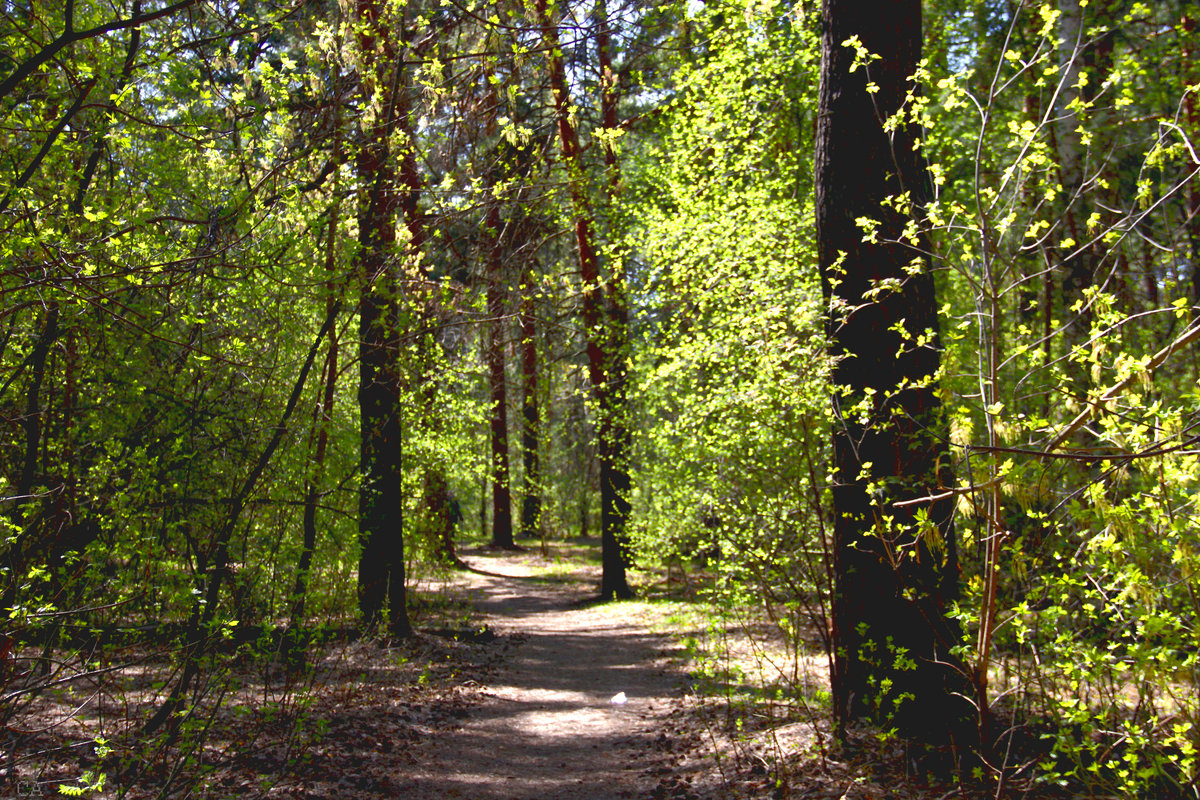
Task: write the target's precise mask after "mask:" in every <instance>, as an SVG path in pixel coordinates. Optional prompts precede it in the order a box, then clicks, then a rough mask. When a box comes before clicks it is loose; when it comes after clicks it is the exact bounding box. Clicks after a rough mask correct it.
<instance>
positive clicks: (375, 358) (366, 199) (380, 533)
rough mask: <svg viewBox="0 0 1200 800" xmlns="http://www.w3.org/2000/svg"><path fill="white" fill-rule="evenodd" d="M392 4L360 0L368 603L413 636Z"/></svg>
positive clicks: (362, 559) (363, 545) (366, 620)
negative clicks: (369, 113) (365, 111)
mask: <svg viewBox="0 0 1200 800" xmlns="http://www.w3.org/2000/svg"><path fill="white" fill-rule="evenodd" d="M385 7H386V6H385V4H384V3H382V2H380V1H379V0H360V2H359V4H358V20H359V23H360V25H362V29H361V30H362V32H361V33H360V35H359V44H360V47H361V50H362V53H363V58H364V59H365V60H366V61H367V65H366V66H364V68H363V73H364V74H363V75H361V77H360V80H361V81H362V84H363V85H362V91H363V94H364V96H365V100H366V102H365V103H364V105H366V106H370V105H372V101H373V100H378V104H377V106H376V107H377V108H378V112H377V113H378V116H377V117H376V118H375V119H374V120H373V121H372V123H371V124H370V126H369V127H368V128H367V129H366V130H365V131H364V134H363V135H364V141H363V143H362V145H361V147H360V149H359V152H358V158H357V170H358V177H359V180H360V181H361V183H362V185H363V186H364V187H365V191H364V192H363V193H362V195H361V196H360V199H359V214H358V240H359V241H358V245H359V253H358V274H359V279H360V280H361V282H362V283H361V285H362V289H361V294H360V297H359V329H358V333H359V389H358V405H359V415H360V418H359V426H360V427H359V440H360V464H359V468H360V471H361V474H362V483H361V485H360V489H359V521H358V536H359V545H360V554H359V565H358V604H359V612H360V614H361V616H362V623H363V625H364V627H365V628H368V629H370V628H374V627H377V626H378V625H379V624H380V623H381V622H382V620H383V611H384V606H385V603H386V605H387V608H388V628H389V631H390V632H391V634H392V635H394V636H401V637H403V636H409V635H411V634H412V626H411V624H410V622H409V619H408V609H407V603H406V597H405V585H404V580H405V576H404V529H403V502H402V498H403V486H402V454H403V447H402V445H403V442H402V430H401V420H400V414H401V408H400V396H399V394H400V374H399V355H400V336H399V331H398V330H397V322H398V320H397V305H396V295H397V286H396V275H395V273H394V267H395V260H396V252H395V251H396V229H395V219H396V214H397V211H398V210H399V209H400V207H401V199H402V197H401V193H400V192H399V191H397V185H396V175H395V170H394V168H393V166H392V157H393V154H392V152H391V142H392V141H393V138H394V136H395V135H396V133H397V131H398V130H400V129H401V119H402V115H401V114H400V113H399V112H400V109H398V107H397V102H398V99H399V95H400V92H402V91H403V83H402V81H401V80H400V72H399V71H400V70H401V69H402V62H401V61H400V55H401V54H400V53H399V52H397V48H396V47H395V46H394V44H393V40H392V33H393V32H392V30H391V29H390V26H391V24H392V21H391V20H387V19H384V18H383V15H384V13H385V12H384V9H385Z"/></svg>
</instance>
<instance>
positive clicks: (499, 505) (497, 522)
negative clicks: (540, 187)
mask: <svg viewBox="0 0 1200 800" xmlns="http://www.w3.org/2000/svg"><path fill="white" fill-rule="evenodd" d="M502 227H503V221H502V220H501V218H500V206H499V201H498V200H496V199H494V198H493V199H492V200H491V204H490V207H489V208H488V214H487V228H488V235H489V236H491V237H492V241H491V245H490V250H489V253H488V270H487V271H488V276H487V281H488V289H487V310H488V348H487V360H488V377H489V385H490V391H491V400H492V411H491V434H492V546H493V547H502V548H505V549H509V550H511V549H513V548H514V547H515V543H514V542H513V519H512V490H511V488H510V486H509V475H510V466H509V453H508V380H507V376H506V374H505V373H506V366H505V358H504V356H505V347H504V329H505V326H506V319H505V309H504V305H505V303H504V299H505V292H504V280H503V270H504V258H503V242H502V230H501V229H502Z"/></svg>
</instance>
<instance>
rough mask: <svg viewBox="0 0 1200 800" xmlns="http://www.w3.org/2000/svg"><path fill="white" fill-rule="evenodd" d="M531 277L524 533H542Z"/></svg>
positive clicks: (524, 350)
mask: <svg viewBox="0 0 1200 800" xmlns="http://www.w3.org/2000/svg"><path fill="white" fill-rule="evenodd" d="M531 283H532V280H531V276H529V275H528V274H526V278H525V285H524V286H523V287H522V289H523V292H524V296H523V297H522V299H521V380H522V387H521V389H522V397H521V423H522V424H521V457H522V464H523V467H524V473H525V474H524V479H523V480H524V483H523V486H522V498H521V535H522V536H528V537H539V536H541V532H542V488H541V487H542V470H541V459H540V453H539V450H538V447H539V444H540V440H541V415H540V413H539V407H538V347H537V317H536V316H535V314H534V303H533V288H532V286H531Z"/></svg>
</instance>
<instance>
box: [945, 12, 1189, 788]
mask: <svg viewBox="0 0 1200 800" xmlns="http://www.w3.org/2000/svg"><path fill="white" fill-rule="evenodd" d="M1061 5H1062V4H1058V3H1050V2H1034V3H1025V4H1021V6H1020V8H1019V9H1018V12H1017V14H1016V16H1015V17H1014V18H995V19H993V18H991V17H989V16H988V15H987V14H986V13H984V12H983V11H982V6H983V4H975V3H959V2H947V3H943V4H939V6H940V7H941V8H943V9H944V10H945V13H943V14H941V15H938V16H935V17H934V20H935V23H934V32H933V41H934V42H936V43H945V44H946V46H945V48H944V49H943V50H941V51H940V52H939V51H938V50H937V49H936V48H935V49H934V51H933V52H932V53H931V54H930V55H931V65H932V66H931V69H930V75H929V77H928V79H927V83H926V86H925V92H926V94H927V96H928V97H929V99H930V103H929V105H928V106H927V108H926V110H925V111H924V114H925V115H926V116H925V119H924V124H925V126H926V135H925V137H924V142H923V147H924V151H925V153H926V156H927V159H928V161H929V162H930V163H931V165H932V169H933V170H934V174H935V176H937V178H938V179H937V180H935V184H936V186H937V190H938V191H937V196H936V200H935V202H933V203H932V204H931V205H930V206H929V208H928V212H929V217H930V222H931V223H932V226H933V233H932V237H931V238H932V242H933V247H934V255H935V266H936V267H937V268H938V269H939V270H940V271H941V273H942V277H941V278H940V279H941V280H942V281H943V285H944V286H945V287H946V290H945V291H943V292H942V295H941V296H942V297H945V298H948V308H947V315H948V317H949V320H948V321H949V324H948V325H946V326H945V335H944V341H945V342H946V346H947V354H946V359H945V362H944V363H945V365H946V370H945V390H946V401H947V407H948V408H949V409H950V410H951V412H952V416H953V419H952V438H953V442H954V445H955V450H956V452H957V453H958V454H959V455H960V458H959V468H958V477H959V483H960V490H961V492H962V495H961V497H960V502H959V510H960V521H959V530H960V532H961V533H962V535H963V538H964V544H965V548H964V565H965V567H966V568H967V570H968V580H967V581H966V588H967V593H966V594H967V596H966V597H965V598H964V616H963V621H964V623H965V625H966V627H967V628H968V629H970V630H976V629H977V628H978V626H980V625H981V624H982V623H983V622H984V621H989V620H990V622H991V623H992V624H994V625H995V630H996V639H995V641H994V644H995V647H996V650H995V652H994V653H992V654H989V653H980V652H976V653H972V654H970V656H969V657H970V658H978V659H980V660H981V661H982V663H984V664H988V663H989V659H991V660H990V664H991V666H990V667H989V671H990V672H991V674H992V675H993V685H994V687H995V693H996V694H997V695H999V694H1000V693H1003V692H1008V691H1015V692H1016V693H1017V696H1018V697H1019V698H1020V700H1019V703H1018V705H1019V706H1020V707H1021V708H1022V709H1024V710H1025V711H1026V713H1029V714H1032V715H1035V716H1039V717H1040V718H1042V719H1050V720H1054V721H1055V722H1056V723H1058V724H1059V725H1060V727H1058V728H1056V730H1057V731H1059V733H1057V734H1055V736H1054V737H1053V743H1052V744H1053V747H1054V748H1055V749H1057V751H1058V754H1059V760H1058V761H1057V762H1056V766H1055V768H1054V775H1053V776H1052V777H1053V778H1055V779H1056V780H1063V781H1067V780H1071V781H1080V782H1083V783H1086V784H1089V785H1093V786H1096V787H1103V789H1104V790H1106V791H1110V792H1116V793H1119V794H1124V795H1126V796H1133V795H1145V794H1146V793H1148V792H1152V791H1154V789H1153V787H1160V788H1161V787H1166V786H1170V785H1174V786H1180V785H1187V784H1188V782H1189V781H1194V779H1195V776H1196V770H1197V762H1196V759H1195V755H1194V749H1195V742H1196V734H1195V731H1196V730H1197V723H1198V721H1200V706H1198V705H1197V702H1196V699H1195V698H1196V695H1195V685H1196V679H1197V673H1196V665H1195V657H1194V655H1193V653H1194V642H1195V641H1196V637H1197V630H1196V627H1195V620H1196V619H1198V618H1200V605H1198V604H1197V598H1196V596H1195V594H1194V591H1193V589H1192V586H1194V582H1193V581H1192V580H1191V579H1190V577H1189V576H1190V575H1191V574H1193V571H1194V570H1195V568H1196V562H1195V555H1194V553H1195V546H1194V541H1195V537H1194V535H1193V534H1192V533H1191V532H1192V531H1194V530H1196V527H1197V522H1198V520H1200V516H1198V513H1200V509H1198V508H1197V499H1196V498H1197V488H1198V487H1197V463H1196V460H1195V455H1194V453H1193V452H1192V451H1193V450H1194V448H1192V447H1191V446H1190V445H1188V444H1187V443H1188V442H1189V441H1190V439H1189V437H1191V436H1194V420H1195V415H1196V413H1197V412H1198V411H1200V408H1198V407H1197V399H1196V396H1195V391H1194V388H1193V387H1194V386H1195V383H1196V372H1195V363H1194V360H1193V359H1190V358H1188V357H1186V356H1182V351H1180V352H1179V353H1175V354H1172V355H1170V356H1167V357H1164V358H1163V359H1162V360H1161V364H1160V363H1159V362H1155V368H1151V367H1150V364H1151V360H1152V358H1154V357H1155V354H1156V353H1162V352H1164V348H1166V347H1167V346H1168V345H1170V344H1171V343H1172V342H1173V341H1176V340H1177V339H1178V337H1180V336H1181V334H1186V332H1187V329H1188V326H1189V325H1190V324H1191V321H1192V320H1193V319H1194V318H1195V313H1196V312H1195V309H1194V305H1195V303H1196V298H1195V297H1194V296H1191V297H1189V296H1188V294H1189V289H1190V287H1189V285H1188V282H1189V281H1190V279H1191V270H1192V269H1194V266H1192V267H1184V266H1183V264H1182V262H1183V261H1185V260H1188V261H1190V262H1191V263H1192V264H1193V265H1194V263H1195V260H1196V259H1197V257H1198V254H1197V253H1196V251H1195V246H1196V245H1195V241H1194V240H1192V239H1189V236H1188V231H1187V224H1186V221H1185V219H1184V216H1183V215H1182V213H1181V209H1182V208H1183V206H1184V205H1185V200H1184V198H1185V196H1186V194H1187V192H1188V191H1189V189H1188V185H1189V181H1191V180H1194V177H1193V172H1194V170H1195V164H1194V163H1193V159H1192V158H1191V156H1190V155H1188V154H1187V153H1185V151H1187V149H1188V148H1187V146H1186V144H1185V142H1186V141H1187V140H1188V136H1189V133H1188V132H1187V130H1186V129H1184V128H1183V126H1179V125H1175V124H1174V123H1170V124H1160V123H1159V122H1158V121H1157V120H1163V119H1171V120H1173V119H1178V118H1179V109H1181V108H1182V107H1183V106H1182V105H1181V103H1182V99H1183V97H1184V92H1185V91H1187V84H1188V82H1189V81H1191V80H1193V78H1190V77H1189V71H1191V72H1194V70H1192V69H1191V67H1189V66H1188V65H1186V64H1185V63H1183V62H1182V61H1180V49H1179V48H1180V47H1181V46H1182V42H1183V38H1182V37H1184V36H1185V32H1184V31H1183V30H1182V27H1181V26H1180V25H1179V23H1178V18H1177V17H1175V16H1173V13H1172V12H1171V11H1170V10H1169V9H1167V8H1166V6H1168V5H1171V4H1163V5H1161V6H1155V7H1151V6H1148V5H1146V4H1132V5H1130V6H1128V7H1125V5H1124V4H1115V3H1107V2H1092V3H1085V4H1081V5H1082V6H1083V11H1082V14H1083V19H1082V23H1081V26H1082V27H1081V28H1080V30H1081V31H1082V33H1081V34H1080V37H1081V38H1080V42H1081V44H1080V46H1079V48H1078V49H1074V48H1072V47H1071V46H1070V45H1069V43H1068V42H1067V37H1068V36H1069V35H1070V33H1069V31H1070V30H1071V29H1070V28H1069V27H1065V26H1067V25H1068V23H1069V22H1070V20H1069V19H1067V18H1066V17H1065V16H1064V8H1065V6H1063V7H1061V8H1060V6H1061ZM981 25H982V26H989V25H990V26H991V27H990V28H989V29H988V30H989V33H988V35H987V36H986V37H983V38H981V37H979V36H978V34H977V32H976V31H977V30H978V29H977V27H976V26H981ZM961 41H970V42H972V44H971V46H970V47H969V48H967V49H965V50H964V49H956V45H955V43H956V42H961ZM1164 65H1170V67H1169V69H1164ZM1191 135H1192V136H1194V134H1191ZM1168 349H1169V348H1168ZM1076 420H1078V425H1077V426H1076V427H1074V428H1072V427H1069V426H1072V425H1073V424H1075V423H1074V421H1076ZM993 490H994V493H993ZM989 542H1000V543H1001V546H1000V547H999V548H991V547H989V546H988V544H989ZM992 570H996V573H995V574H997V575H998V576H999V586H998V595H997V600H996V604H995V605H992V603H991V602H990V601H989V600H988V597H987V593H986V589H985V587H986V585H987V583H986V576H987V575H988V574H989V572H990V571H992ZM971 606H973V607H971ZM1176 726H1178V727H1176ZM1180 742H1187V743H1188V744H1186V745H1182V744H1180Z"/></svg>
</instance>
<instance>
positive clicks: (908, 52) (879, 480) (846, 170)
mask: <svg viewBox="0 0 1200 800" xmlns="http://www.w3.org/2000/svg"><path fill="white" fill-rule="evenodd" d="M854 36H857V37H859V39H860V40H861V42H862V43H863V45H864V46H865V47H866V49H867V50H868V51H870V52H871V53H872V54H875V55H877V56H878V57H879V59H878V60H876V61H873V62H872V63H871V64H870V65H869V67H868V68H867V69H865V70H864V68H863V67H861V66H860V67H859V68H858V69H857V70H855V71H854V72H851V65H852V63H853V61H854V56H855V53H854V50H853V49H852V48H850V47H847V46H845V45H844V44H843V43H844V42H846V41H847V40H848V39H850V38H851V37H854ZM920 55H921V3H920V0H896V2H889V3H877V2H871V1H870V0H826V1H825V6H824V17H823V30H822V62H821V93H820V117H819V126H818V131H817V156H816V187H817V231H818V242H819V258H820V265H821V273H822V278H823V286H824V291H825V293H826V296H827V298H828V299H829V303H830V308H831V309H832V311H831V315H830V318H829V322H828V335H829V341H830V345H829V346H830V355H831V356H832V357H833V358H834V359H835V367H834V376H833V377H834V383H835V386H836V390H835V394H834V409H835V423H834V431H833V452H834V486H833V506H834V518H835V526H834V570H835V582H834V594H833V644H834V672H833V675H832V688H833V704H834V716H835V720H836V722H837V725H838V727H839V729H840V730H842V731H843V732H844V731H845V728H846V725H847V724H848V723H849V722H851V721H852V720H856V719H864V718H865V719H870V720H874V721H877V722H880V723H884V724H887V725H894V726H896V727H897V728H898V729H899V730H900V731H901V732H902V733H903V734H905V735H907V736H909V737H912V738H915V739H918V740H921V741H924V742H927V743H931V744H936V745H958V746H960V747H961V746H962V745H963V744H964V742H963V739H964V738H965V737H969V736H970V731H971V730H973V725H972V718H971V716H970V711H971V706H970V704H969V703H968V702H967V701H964V700H963V699H962V698H961V697H958V696H956V695H955V692H961V693H967V692H969V689H970V682H969V680H968V679H967V676H966V675H965V673H964V671H963V670H962V669H961V667H960V666H959V665H958V664H957V662H956V659H954V658H953V657H952V656H951V655H950V652H949V651H950V648H951V647H952V646H954V645H955V644H957V643H958V642H959V639H960V634H959V631H958V630H956V628H955V626H954V625H953V624H951V623H949V622H948V621H947V620H946V618H945V613H946V610H947V605H948V603H949V602H950V601H951V600H952V599H954V597H955V595H956V588H957V583H956V581H957V572H958V567H957V563H956V562H957V557H956V551H955V541H954V530H953V525H952V513H953V501H952V500H950V499H948V498H947V499H943V500H940V501H937V502H923V503H919V504H917V505H910V506H901V507H897V506H896V505H895V503H897V502H898V501H904V500H912V499H918V498H926V497H929V496H930V495H934V494H937V493H938V492H939V491H940V490H941V489H943V488H944V487H945V486H947V485H948V484H949V483H950V482H951V475H950V474H949V467H948V465H949V461H950V459H949V454H948V452H947V446H946V444H945V443H946V441H947V438H948V437H947V436H946V430H945V428H946V426H945V423H944V421H943V419H942V415H941V413H940V409H939V404H938V399H937V394H936V386H935V385H934V382H935V380H936V374H937V370H938V366H939V363H940V356H941V353H940V346H939V344H938V320H937V302H936V298H935V295H934V282H933V277H932V275H931V274H930V270H929V264H928V263H927V259H926V257H925V255H924V254H925V253H926V252H928V250H927V247H926V246H925V244H924V243H923V242H921V241H916V242H913V241H910V240H903V239H902V237H903V231H904V229H905V226H906V224H908V223H909V222H910V220H911V218H912V216H913V215H914V214H919V213H920V203H921V199H922V197H923V195H924V193H925V191H926V175H925V170H924V166H923V164H922V162H921V161H920V156H919V154H918V153H916V152H914V149H913V142H914V138H915V136H916V133H917V132H916V131H915V130H914V129H913V128H911V127H908V126H903V125H902V126H900V127H899V128H897V129H896V130H894V131H893V132H892V133H891V134H887V133H885V132H884V129H883V125H882V122H883V120H884V119H886V118H888V117H889V116H891V115H892V114H893V113H894V112H895V111H896V110H897V108H898V107H899V104H900V103H901V102H902V101H903V99H904V97H905V93H906V90H907V89H908V86H909V84H908V78H909V76H911V75H912V74H913V73H914V72H915V71H916V67H917V61H918V59H919V58H920ZM868 77H869V79H870V80H871V81H872V82H873V83H874V84H876V85H877V86H878V91H877V93H875V94H869V93H868V92H867V87H866V81H867V80H868ZM902 192H911V193H912V195H911V197H912V199H913V205H912V206H911V208H910V209H909V213H903V212H902V211H897V210H894V209H893V208H890V207H885V206H884V203H883V201H884V200H885V198H888V197H892V196H896V195H899V194H901V193H902ZM860 218H869V219H872V220H877V221H878V223H879V225H878V228H877V242H876V243H870V242H865V241H864V231H863V230H862V228H860V226H859V224H858V223H857V222H856V220H858V219H860ZM918 508H921V509H924V510H927V511H928V512H929V517H928V523H922V522H920V521H919V520H918V514H917V509H918Z"/></svg>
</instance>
